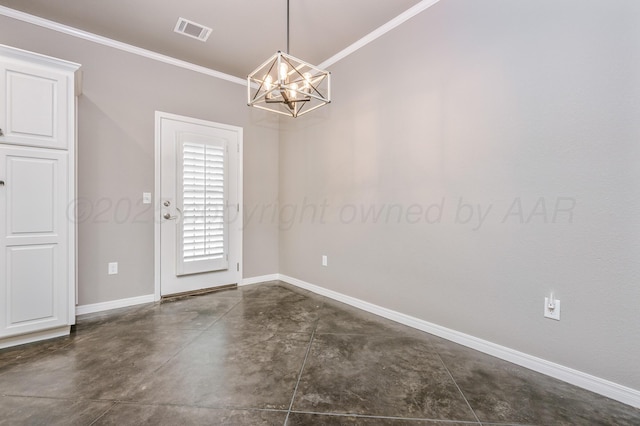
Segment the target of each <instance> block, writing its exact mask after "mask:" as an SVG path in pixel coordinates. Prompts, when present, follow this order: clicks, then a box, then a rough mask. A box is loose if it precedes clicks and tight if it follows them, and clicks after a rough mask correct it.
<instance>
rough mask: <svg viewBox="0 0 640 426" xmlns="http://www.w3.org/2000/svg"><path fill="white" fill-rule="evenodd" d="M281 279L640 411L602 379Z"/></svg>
mask: <svg viewBox="0 0 640 426" xmlns="http://www.w3.org/2000/svg"><path fill="white" fill-rule="evenodd" d="M278 279H280V280H282V281H284V282H287V283H289V284H292V285H294V286H296V287H300V288H303V289H305V290H309V291H311V292H313V293H316V294H319V295H322V296H326V297H328V298H330V299H333V300H337V301H339V302H342V303H346V304H347V305H351V306H354V307H356V308H359V309H362V310H364V311H367V312H370V313H372V314H375V315H378V316H381V317H384V318H387V319H390V320H392V321H396V322H398V323H400V324H404V325H407V326H409V327H412V328H416V329H418V330H422V331H424V332H427V333H430V334H433V335H436V336H438V337H442V338H444V339H447V340H450V341H452V342H455V343H459V344H461V345H463V346H466V347H469V348H471V349H475V350H477V351H480V352H483V353H486V354H488V355H492V356H495V357H496V358H500V359H503V360H505V361H509V362H512V363H514V364H517V365H520V366H522V367H525V368H528V369H530V370H533V371H537V372H539V373H542V374H545V375H547V376H551V377H553V378H556V379H559V380H562V381H564V382H567V383H570V384H572V385H575V386H578V387H581V388H583V389H587V390H589V391H591V392H595V393H598V394H600V395H604V396H606V397H608V398H611V399H615V400H616V401H620V402H622V403H625V404H628V405H631V406H633V407H637V408H640V391H638V390H636V389H632V388H629V387H626V386H622V385H619V384H617V383H614V382H611V381H609V380H605V379H601V378H599V377H596V376H592V375H590V374H587V373H583V372H581V371H578V370H574V369H572V368H569V367H565V366H563V365H560V364H556V363H553V362H550V361H547V360H544V359H542V358H538V357H535V356H531V355H528V354H526V353H523V352H519V351H516V350H514V349H510V348H507V347H505V346H501V345H498V344H495V343H492V342H489V341H486V340H482V339H479V338H477V337H473V336H470V335H468V334H464V333H461V332H459V331H455V330H451V329H449V328H446V327H442V326H439V325H437V324H433V323H430V322H427V321H424V320H421V319H418V318H415V317H412V316H409V315H405V314H403V313H400V312H396V311H393V310H391V309H387V308H383V307H381V306H378V305H374V304H373V303H369V302H365V301H363V300H360V299H357V298H355V297H351V296H347V295H344V294H342V293H338V292H336V291H333V290H328V289H326V288H323V287H319V286H317V285H314V284H310V283H308V282H305V281H302V280H299V279H297V278H293V277H289V276H286V275H279V278H278Z"/></svg>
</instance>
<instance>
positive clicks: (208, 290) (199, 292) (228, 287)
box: [160, 284, 238, 303]
mask: <svg viewBox="0 0 640 426" xmlns="http://www.w3.org/2000/svg"><path fill="white" fill-rule="evenodd" d="M237 288H238V284H227V285H221V286H218V287H209V288H203V289H200V290H193V291H185V292H183V293H174V294H167V295H166V296H161V297H160V303H167V302H175V301H176V300H180V299H184V298H187V297H191V296H202V295H205V294H209V293H217V292H219V291H225V290H235V289H237Z"/></svg>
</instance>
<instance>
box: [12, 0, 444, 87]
mask: <svg viewBox="0 0 640 426" xmlns="http://www.w3.org/2000/svg"><path fill="white" fill-rule="evenodd" d="M439 1H440V0H422V1H421V2H420V3H418V4H416V5H415V6H413V7H411V8H410V9H407V10H406V11H405V12H403V13H401V14H400V15H398V16H396V17H395V18H393V19H392V20H391V21H389V22H387V23H386V24H384V25H382V26H381V27H379V28H378V29H376V30H374V31H372V32H370V33H369V34H367V35H366V36H364V37H362V38H361V39H360V40H358V41H356V42H355V43H353V44H352V45H350V46H349V47H347V48H346V49H343V50H341V51H340V52H338V53H337V54H335V55H333V56H332V57H330V58H329V59H327V60H325V61H324V62H322V63H321V64H320V65H318V68H320V69H325V68H327V67H329V66H331V65H333V64H335V63H336V62H338V61H340V60H342V59H344V58H345V57H347V56H349V55H351V54H352V53H354V52H356V51H357V50H358V49H360V48H362V47H364V46H366V45H367V44H369V43H371V42H372V41H374V40H375V39H377V38H378V37H381V36H383V35H384V34H386V33H388V32H389V31H391V30H392V29H394V28H396V27H397V26H398V25H400V24H402V23H404V22H406V21H407V20H409V19H411V18H413V17H414V16H416V15H417V14H419V13H420V12H423V11H424V10H426V9H428V8H430V7H431V6H433V5H434V4H436V3H438V2H439ZM0 15H3V16H6V17H9V18H13V19H16V20H19V21H22V22H26V23H29V24H33V25H37V26H39V27H42V28H46V29H49V30H52V31H56V32H59V33H62V34H67V35H70V36H72V37H77V38H80V39H83V40H87V41H91V42H93V43H98V44H101V45H103V46H108V47H112V48H114V49H118V50H122V51H124V52H128V53H132V54H134V55H139V56H142V57H145V58H149V59H153V60H155V61H159V62H163V63H165V64H169V65H174V66H177V67H180V68H184V69H187V70H191V71H195V72H197V73H201V74H205V75H209V76H211V77H216V78H219V79H222V80H226V81H229V82H231V83H235V84H240V85H242V86H246V85H247V81H246V80H245V79H243V78H239V77H235V76H232V75H229V74H225V73H223V72H220V71H216V70H213V69H211V68H206V67H203V66H200V65H196V64H192V63H191V62H187V61H182V60H180V59H176V58H173V57H171V56H167V55H163V54H161V53H158V52H154V51H151V50H147V49H142V48H140V47H136V46H133V45H131V44H127V43H123V42H120V41H117V40H113V39H110V38H107V37H103V36H100V35H97V34H93V33H90V32H88V31H83V30H80V29H77V28H73V27H70V26H68V25H64V24H60V23H58V22H54V21H50V20H48V19H44V18H40V17H38V16H34V15H30V14H28V13H25V12H21V11H19V10H15V9H11V8H9V7H6V6H0Z"/></svg>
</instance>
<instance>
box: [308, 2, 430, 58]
mask: <svg viewBox="0 0 640 426" xmlns="http://www.w3.org/2000/svg"><path fill="white" fill-rule="evenodd" d="M439 1H440V0H422V1H421V2H420V3H418V4H416V5H415V6H413V7H411V8H409V9H407V10H406V11H405V12H403V13H401V14H400V15H398V16H396V17H395V18H393V19H392V20H390V21H389V22H387V23H386V24H384V25H382V26H381V27H379V28H378V29H376V30H373V31H372V32H370V33H369V34H367V35H366V36H364V37H362V38H361V39H360V40H358V41H356V42H355V43H353V44H352V45H351V46H349V47H347V48H346V49H343V50H341V51H340V52H338V53H336V54H335V55H333V56H332V57H330V58H329V59H327V60H326V61H324V62H323V63H321V64H320V65H318V68H320V69H326V68H328V67H330V66H331V65H333V64H335V63H336V62H338V61H340V60H342V59H344V58H346V57H347V56H349V55H351V54H352V53H354V52H356V51H357V50H359V49H360V48H362V47H364V46H366V45H367V44H369V43H371V42H372V41H374V40H375V39H377V38H378V37H381V36H383V35H385V34H386V33H388V32H389V31H391V30H392V29H394V28H395V27H397V26H398V25H400V24H403V23H404V22H406V21H408V20H409V19H411V18H413V17H414V16H416V15H417V14H419V13H420V12H423V11H425V10H427V9H428V8H430V7H431V6H433V5H434V4H436V3H438V2H439Z"/></svg>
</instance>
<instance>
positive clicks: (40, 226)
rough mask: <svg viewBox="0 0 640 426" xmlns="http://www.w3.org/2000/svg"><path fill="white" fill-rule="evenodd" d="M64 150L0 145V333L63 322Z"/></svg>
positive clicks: (66, 243)
mask: <svg viewBox="0 0 640 426" xmlns="http://www.w3.org/2000/svg"><path fill="white" fill-rule="evenodd" d="M67 156H68V153H67V152H66V151H59V150H53V149H41V148H28V147H17V146H10V145H0V180H3V181H4V182H5V185H4V186H0V271H2V272H0V274H1V275H0V312H1V314H0V337H2V336H13V335H18V334H23V333H29V332H32V331H38V330H42V329H46V328H53V327H57V326H62V325H65V324H67V323H68V318H69V309H68V295H69V271H68V265H69V259H68V247H69V240H68V229H69V221H68V219H67V217H66V211H67V204H68V201H67V200H68V191H69V181H68V177H67V171H68V169H67V163H68V158H67Z"/></svg>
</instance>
